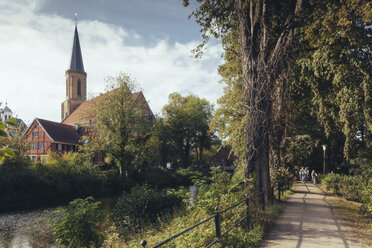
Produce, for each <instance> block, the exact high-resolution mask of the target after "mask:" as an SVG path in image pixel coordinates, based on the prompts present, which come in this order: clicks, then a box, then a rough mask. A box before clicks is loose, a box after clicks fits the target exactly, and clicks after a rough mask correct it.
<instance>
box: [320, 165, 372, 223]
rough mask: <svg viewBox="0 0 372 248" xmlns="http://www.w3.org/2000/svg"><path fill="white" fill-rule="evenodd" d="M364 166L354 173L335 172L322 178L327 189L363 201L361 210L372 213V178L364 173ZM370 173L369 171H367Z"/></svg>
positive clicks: (368, 213) (350, 198)
mask: <svg viewBox="0 0 372 248" xmlns="http://www.w3.org/2000/svg"><path fill="white" fill-rule="evenodd" d="M363 170H364V169H363V168H359V170H357V171H354V175H339V174H335V173H333V172H331V173H329V174H327V175H325V176H324V177H323V178H322V181H321V182H322V185H324V186H325V188H326V190H328V191H330V192H332V193H335V194H338V195H341V196H343V197H345V198H346V199H348V200H352V201H357V202H361V203H362V206H361V211H362V213H363V214H365V215H367V216H371V215H372V179H371V178H368V179H367V178H366V177H365V175H363V172H362V171H363ZM365 173H366V174H368V172H367V171H366V172H365Z"/></svg>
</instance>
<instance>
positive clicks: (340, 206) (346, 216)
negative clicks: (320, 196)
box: [321, 186, 372, 247]
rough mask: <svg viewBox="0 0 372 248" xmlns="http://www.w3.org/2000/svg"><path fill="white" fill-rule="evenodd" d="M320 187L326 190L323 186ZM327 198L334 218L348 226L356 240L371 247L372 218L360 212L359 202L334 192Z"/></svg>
mask: <svg viewBox="0 0 372 248" xmlns="http://www.w3.org/2000/svg"><path fill="white" fill-rule="evenodd" d="M321 188H322V190H323V191H325V192H327V191H326V190H325V189H324V187H323V186H322V187H321ZM327 193H329V192H327ZM327 199H328V200H329V202H330V203H331V204H332V206H333V207H334V209H335V215H336V218H337V219H338V220H340V222H341V224H343V225H345V226H347V227H349V228H350V229H351V234H352V235H353V236H354V237H355V238H356V239H357V240H358V241H360V242H361V243H363V244H366V245H368V246H369V247H372V218H368V217H365V216H363V215H362V214H361V212H360V206H361V203H358V202H354V201H349V200H346V199H345V198H343V197H340V196H336V195H335V194H331V196H329V197H328V198H327Z"/></svg>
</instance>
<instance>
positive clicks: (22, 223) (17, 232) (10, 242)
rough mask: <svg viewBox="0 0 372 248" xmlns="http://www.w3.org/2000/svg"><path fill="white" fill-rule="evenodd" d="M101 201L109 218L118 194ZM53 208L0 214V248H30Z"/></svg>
mask: <svg viewBox="0 0 372 248" xmlns="http://www.w3.org/2000/svg"><path fill="white" fill-rule="evenodd" d="M189 191H190V193H191V197H190V200H189V202H190V205H191V206H192V205H193V201H194V200H195V199H196V197H197V192H198V188H197V186H190V187H189ZM97 200H99V201H101V202H102V205H101V207H102V209H103V211H104V215H105V217H106V218H111V210H112V209H113V208H114V206H115V204H116V203H117V201H118V196H116V197H107V198H101V199H97ZM55 209H56V208H53V209H40V210H35V211H25V212H17V213H5V214H0V248H31V244H30V243H31V240H32V235H33V234H35V232H38V230H41V229H42V228H41V227H40V225H41V222H42V221H41V219H44V218H55V214H54V213H53V211H54V210H55Z"/></svg>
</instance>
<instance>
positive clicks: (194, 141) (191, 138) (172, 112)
mask: <svg viewBox="0 0 372 248" xmlns="http://www.w3.org/2000/svg"><path fill="white" fill-rule="evenodd" d="M212 113H213V105H211V104H210V103H209V102H208V101H207V100H206V99H202V98H199V97H197V96H193V95H189V96H186V97H182V96H181V95H180V94H178V93H172V94H170V95H169V103H168V104H167V105H165V106H164V107H163V114H164V127H165V128H166V129H168V130H169V136H168V139H169V145H168V147H169V148H170V151H169V153H170V155H172V156H170V160H171V161H172V162H173V164H176V165H182V166H184V167H187V166H189V165H191V164H197V165H200V164H203V163H205V162H206V159H205V157H204V156H203V154H204V151H205V150H207V149H209V148H211V146H212V144H213V143H218V142H219V140H218V138H217V137H216V136H214V135H213V133H211V132H210V131H209V123H210V121H211V118H212ZM191 154H193V155H192V157H190V156H191Z"/></svg>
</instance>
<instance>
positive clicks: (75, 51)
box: [70, 20, 84, 71]
mask: <svg viewBox="0 0 372 248" xmlns="http://www.w3.org/2000/svg"><path fill="white" fill-rule="evenodd" d="M70 70H77V71H84V65H83V57H82V56H81V49H80V42H79V34H78V30H77V23H76V20H75V33H74V43H73V44H72V55H71V63H70Z"/></svg>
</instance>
